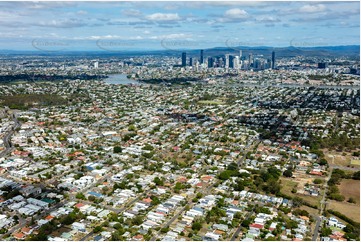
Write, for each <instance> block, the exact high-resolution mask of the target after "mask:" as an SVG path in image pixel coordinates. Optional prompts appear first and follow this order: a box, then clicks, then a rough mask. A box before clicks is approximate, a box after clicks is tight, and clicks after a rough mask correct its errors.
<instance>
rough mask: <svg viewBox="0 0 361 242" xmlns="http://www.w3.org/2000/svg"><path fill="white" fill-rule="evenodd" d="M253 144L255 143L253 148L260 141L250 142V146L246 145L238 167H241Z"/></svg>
mask: <svg viewBox="0 0 361 242" xmlns="http://www.w3.org/2000/svg"><path fill="white" fill-rule="evenodd" d="M254 142H257V145H256V146H255V147H257V146H258V144H259V143H260V142H261V141H260V140H255V141H253V142H252V144H249V145H247V147H246V150H245V151H244V152H243V156H242V158H241V159H240V160H239V161H238V167H242V165H243V162H244V160H245V159H246V157H247V153H248V152H249V151H251V148H252V145H253V143H254ZM253 148H254V147H253Z"/></svg>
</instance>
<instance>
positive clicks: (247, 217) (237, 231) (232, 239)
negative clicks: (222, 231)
mask: <svg viewBox="0 0 361 242" xmlns="http://www.w3.org/2000/svg"><path fill="white" fill-rule="evenodd" d="M252 214H253V209H252V210H251V211H249V212H248V213H247V215H246V217H245V219H244V220H247V219H249V218H250V217H251V216H252ZM242 228H243V227H242V225H241V224H240V225H239V227H238V229H237V230H236V232H234V234H233V236H232V237H231V239H230V241H235V240H236V238H238V236H239V233H240V232H241V230H242Z"/></svg>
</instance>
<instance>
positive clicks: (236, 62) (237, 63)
mask: <svg viewBox="0 0 361 242" xmlns="http://www.w3.org/2000/svg"><path fill="white" fill-rule="evenodd" d="M233 66H234V68H235V69H239V56H235V57H234V60H233Z"/></svg>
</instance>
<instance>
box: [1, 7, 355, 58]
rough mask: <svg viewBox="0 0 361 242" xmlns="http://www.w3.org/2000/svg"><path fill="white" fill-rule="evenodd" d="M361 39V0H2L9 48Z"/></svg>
mask: <svg viewBox="0 0 361 242" xmlns="http://www.w3.org/2000/svg"><path fill="white" fill-rule="evenodd" d="M359 44H360V3H359V2H358V1H353V2H341V1H336V2H335V1H333V2H322V1H321V2H314V1H307V2H293V1H283V2H270V1H266V2H262V1H258V2H254V1H252V2H248V1H243V2H220V1H210V2H200V1H197V2H191V1H187V2H180V1H174V2H54V1H52V2H0V49H2V50H3V49H7V50H39V51H59V50H80V51H84V50H93V51H122V50H164V49H169V50H181V49H206V48H211V47H235V46H273V47H285V46H294V47H312V46H335V45H359Z"/></svg>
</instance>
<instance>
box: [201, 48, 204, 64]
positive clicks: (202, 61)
mask: <svg viewBox="0 0 361 242" xmlns="http://www.w3.org/2000/svg"><path fill="white" fill-rule="evenodd" d="M200 62H201V64H203V63H204V59H203V50H201V58H200Z"/></svg>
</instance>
